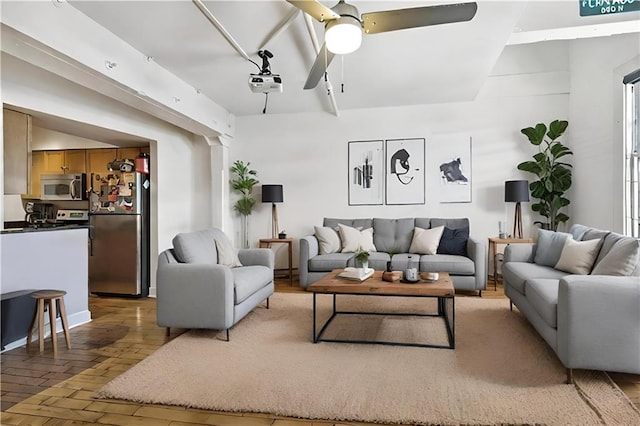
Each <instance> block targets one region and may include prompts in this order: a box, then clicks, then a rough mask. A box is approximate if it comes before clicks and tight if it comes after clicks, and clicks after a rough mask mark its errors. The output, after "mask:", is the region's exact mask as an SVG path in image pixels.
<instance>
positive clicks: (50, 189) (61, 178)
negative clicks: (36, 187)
mask: <svg viewBox="0 0 640 426" xmlns="http://www.w3.org/2000/svg"><path fill="white" fill-rule="evenodd" d="M40 199H42V200H86V199H87V175H86V173H70V174H57V175H40Z"/></svg>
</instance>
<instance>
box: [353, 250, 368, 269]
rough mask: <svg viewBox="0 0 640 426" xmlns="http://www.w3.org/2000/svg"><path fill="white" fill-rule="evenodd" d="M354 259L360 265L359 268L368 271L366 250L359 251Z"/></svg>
mask: <svg viewBox="0 0 640 426" xmlns="http://www.w3.org/2000/svg"><path fill="white" fill-rule="evenodd" d="M355 259H356V260H357V261H358V262H359V263H360V267H361V268H362V269H364V270H367V269H369V252H368V251H366V250H359V251H358V252H357V253H356V255H355Z"/></svg>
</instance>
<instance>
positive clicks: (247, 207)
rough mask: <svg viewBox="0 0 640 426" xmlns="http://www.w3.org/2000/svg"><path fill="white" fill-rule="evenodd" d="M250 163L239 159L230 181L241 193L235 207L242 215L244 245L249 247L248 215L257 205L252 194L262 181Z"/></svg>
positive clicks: (232, 170) (234, 164) (232, 186)
mask: <svg viewBox="0 0 640 426" xmlns="http://www.w3.org/2000/svg"><path fill="white" fill-rule="evenodd" d="M249 165H250V163H249V162H247V163H245V162H243V161H240V160H237V161H236V162H235V163H233V166H232V167H231V169H230V170H231V173H232V174H234V175H235V176H234V178H233V179H231V180H230V181H229V183H231V189H232V190H233V191H235V192H237V193H239V194H240V198H239V199H238V200H237V201H236V203H235V204H234V206H233V209H234V210H235V211H237V212H238V213H239V214H240V215H241V216H242V247H244V248H248V247H249V224H248V220H247V218H248V216H249V215H250V214H251V212H252V211H253V208H254V207H255V205H256V200H255V198H253V197H252V196H251V194H252V192H253V187H254V186H256V185H257V184H258V183H260V181H258V179H256V176H257V175H258V172H256V171H255V170H252V169H250V168H249Z"/></svg>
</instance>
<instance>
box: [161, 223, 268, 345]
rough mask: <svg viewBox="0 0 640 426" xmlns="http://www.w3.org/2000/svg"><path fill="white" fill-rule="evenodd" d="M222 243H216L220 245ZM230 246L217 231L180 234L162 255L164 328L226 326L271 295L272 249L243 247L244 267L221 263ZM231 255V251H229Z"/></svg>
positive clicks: (217, 327)
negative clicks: (171, 246) (170, 247)
mask: <svg viewBox="0 0 640 426" xmlns="http://www.w3.org/2000/svg"><path fill="white" fill-rule="evenodd" d="M216 246H218V247H216ZM230 247H231V243H230V241H229V239H228V238H227V236H226V235H225V234H224V233H223V232H222V231H221V230H219V229H206V230H202V231H195V232H189V233H183V234H178V235H177V236H176V237H175V238H174V239H173V248H172V249H168V250H165V251H163V252H162V253H160V255H159V258H158V275H157V322H158V325H159V326H160V327H167V335H168V334H169V332H170V328H171V327H180V328H206V329H215V330H225V331H226V334H227V340H229V328H231V327H232V326H233V325H235V324H236V323H237V322H238V321H240V320H241V319H242V318H243V317H244V316H245V315H247V314H248V313H249V312H250V311H251V310H252V309H253V308H255V307H256V306H257V305H258V304H260V303H261V302H262V301H264V300H266V307H267V308H268V307H269V296H271V295H272V294H273V291H274V283H273V268H274V255H273V252H272V251H271V250H269V249H241V250H239V251H238V259H239V260H240V263H242V266H237V267H230V266H227V265H221V264H219V262H218V261H219V259H221V258H223V257H224V256H222V255H223V253H218V251H219V250H220V249H221V248H222V249H223V250H225V249H228V248H230ZM227 254H228V253H227Z"/></svg>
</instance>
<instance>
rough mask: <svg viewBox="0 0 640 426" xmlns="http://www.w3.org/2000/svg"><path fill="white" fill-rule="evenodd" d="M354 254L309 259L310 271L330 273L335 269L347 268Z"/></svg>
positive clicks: (332, 254)
mask: <svg viewBox="0 0 640 426" xmlns="http://www.w3.org/2000/svg"><path fill="white" fill-rule="evenodd" d="M352 257H354V254H353V253H331V254H319V255H318V256H314V257H312V258H311V259H309V271H311V272H328V271H331V270H333V269H339V268H346V267H347V263H348V262H349V259H351V258H352Z"/></svg>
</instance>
